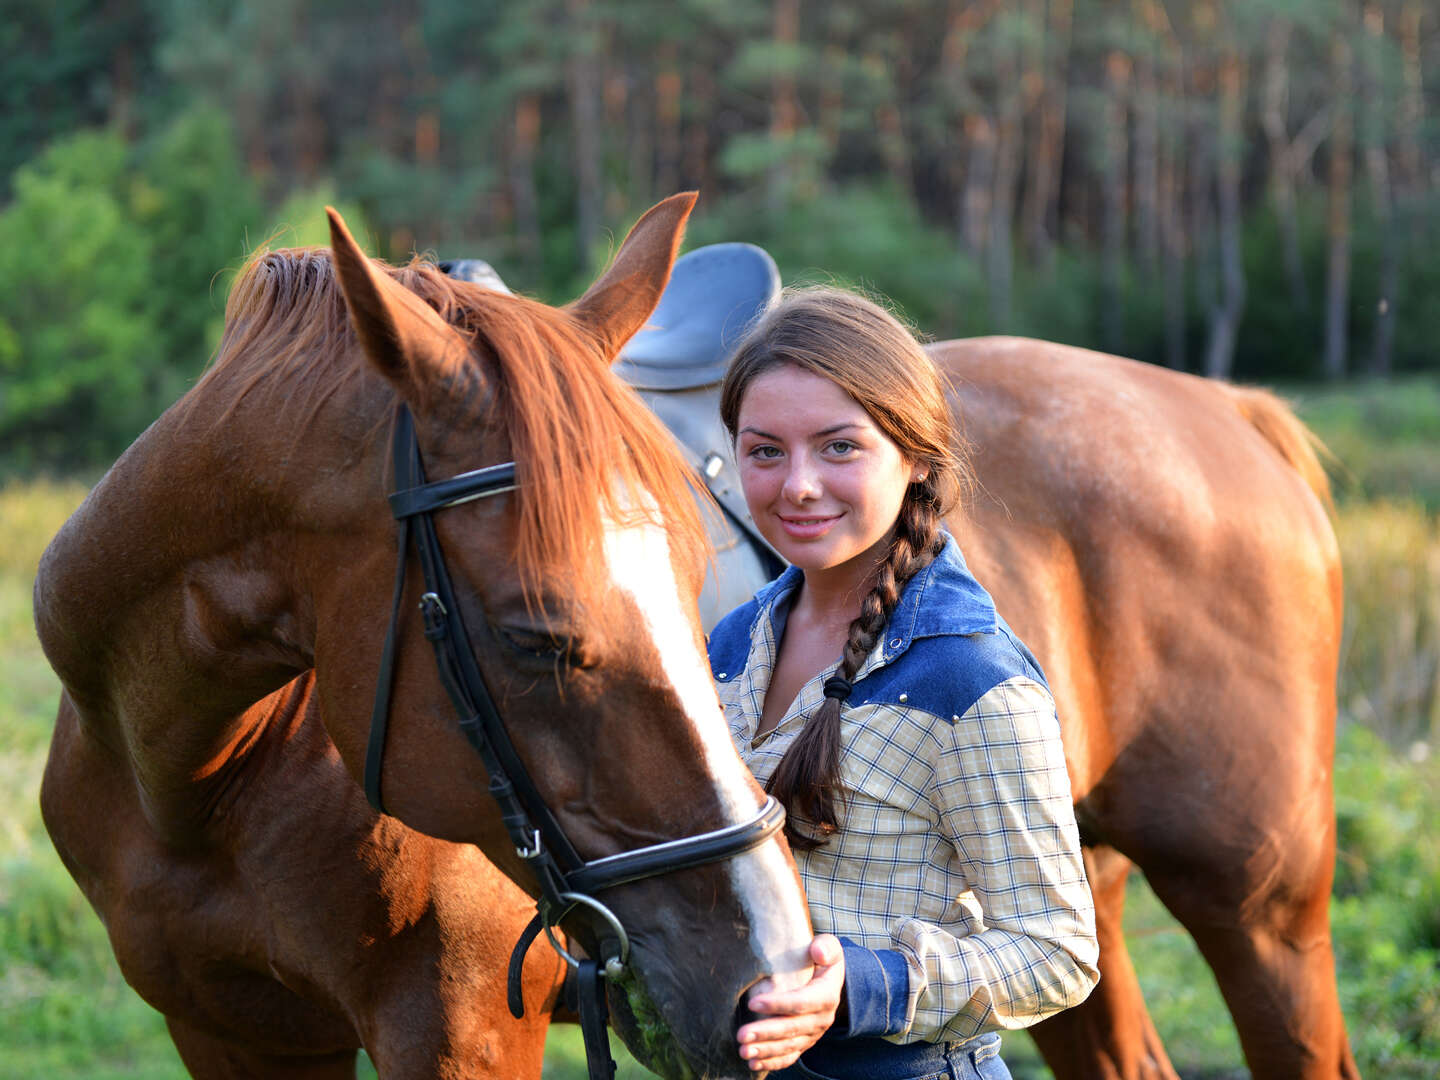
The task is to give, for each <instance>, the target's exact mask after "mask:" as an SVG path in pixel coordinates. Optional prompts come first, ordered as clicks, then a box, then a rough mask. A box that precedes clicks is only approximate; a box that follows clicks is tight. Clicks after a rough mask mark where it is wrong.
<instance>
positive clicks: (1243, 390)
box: [1225, 385, 1335, 514]
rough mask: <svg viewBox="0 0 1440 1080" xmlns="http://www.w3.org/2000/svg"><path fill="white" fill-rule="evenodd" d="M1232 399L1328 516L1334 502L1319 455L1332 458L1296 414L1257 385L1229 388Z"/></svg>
mask: <svg viewBox="0 0 1440 1080" xmlns="http://www.w3.org/2000/svg"><path fill="white" fill-rule="evenodd" d="M1225 388H1226V390H1228V391H1229V392H1230V395H1231V400H1232V401H1233V402H1234V404H1235V408H1236V409H1238V410H1239V412H1240V415H1241V416H1243V417H1245V419H1246V420H1249V421H1250V423H1252V424H1253V425H1255V428H1256V430H1257V431H1259V432H1260V434H1261V435H1263V436H1265V439H1266V440H1267V441H1268V442H1269V443H1270V445H1271V446H1273V447H1275V449H1276V450H1278V451H1279V452H1280V456H1281V457H1283V458H1284V459H1285V460H1286V461H1288V462H1289V463H1290V465H1291V466H1292V467H1293V468H1294V469H1295V470H1296V471H1297V472H1298V473H1299V474H1300V476H1301V478H1302V479H1303V480H1304V481H1305V483H1306V484H1308V485H1309V486H1310V490H1311V491H1313V492H1315V494H1316V495H1317V496H1319V498H1320V501H1321V502H1323V503H1324V504H1325V507H1326V509H1328V510H1329V511H1330V513H1331V514H1334V512H1335V500H1334V498H1333V496H1332V493H1331V491H1330V478H1329V477H1328V476H1327V475H1326V474H1325V466H1324V465H1323V464H1322V463H1321V460H1320V459H1321V456H1322V455H1323V456H1324V457H1326V458H1329V459H1332V460H1333V459H1334V456H1335V455H1334V454H1332V453H1331V452H1330V449H1329V447H1327V446H1326V445H1325V444H1324V443H1323V442H1322V441H1321V440H1320V436H1318V435H1316V434H1315V433H1314V432H1313V431H1311V430H1310V429H1309V428H1308V427H1306V426H1305V424H1304V423H1303V422H1302V421H1301V419H1300V418H1299V417H1298V416H1296V415H1295V412H1294V410H1293V409H1291V408H1290V406H1289V404H1287V403H1286V401H1285V400H1284V399H1283V398H1281V397H1280V396H1279V395H1277V394H1274V393H1272V392H1270V391H1269V390H1262V389H1261V388H1259V387H1256V386H1230V385H1226V387H1225Z"/></svg>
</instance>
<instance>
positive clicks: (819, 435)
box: [811, 421, 862, 439]
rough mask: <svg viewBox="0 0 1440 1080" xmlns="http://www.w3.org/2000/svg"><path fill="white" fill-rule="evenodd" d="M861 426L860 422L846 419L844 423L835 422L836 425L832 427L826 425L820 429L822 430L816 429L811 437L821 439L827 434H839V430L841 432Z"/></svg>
mask: <svg viewBox="0 0 1440 1080" xmlns="http://www.w3.org/2000/svg"><path fill="white" fill-rule="evenodd" d="M861 426H862V425H860V424H856V423H853V422H849V421H847V422H846V423H843V424H836V425H834V426H833V427H827V428H825V429H824V430H822V431H817V432H815V434H814V435H812V436H811V438H814V439H823V438H824V437H825V436H827V435H838V434H840V432H842V431H848V430H850V429H851V428H857V429H858V428H861Z"/></svg>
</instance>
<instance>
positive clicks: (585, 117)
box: [565, 0, 605, 268]
mask: <svg viewBox="0 0 1440 1080" xmlns="http://www.w3.org/2000/svg"><path fill="white" fill-rule="evenodd" d="M565 11H566V14H567V16H568V22H569V30H570V34H571V45H570V54H569V56H568V57H567V58H566V63H565V88H566V91H567V93H568V94H569V96H570V132H571V140H572V145H573V146H574V151H575V252H576V255H577V257H578V260H579V265H580V266H582V267H586V268H589V267H590V264H591V260H592V259H593V258H595V256H596V254H597V253H596V250H595V247H596V244H597V243H598V242H599V239H600V212H601V206H602V205H603V200H604V198H605V191H604V189H603V187H602V186H601V179H600V151H601V148H600V115H601V113H600V106H601V92H602V88H601V85H600V56H599V45H598V42H597V41H596V38H595V31H594V27H593V26H592V24H591V20H590V0H565Z"/></svg>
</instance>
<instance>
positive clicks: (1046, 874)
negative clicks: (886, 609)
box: [709, 535, 1098, 1042]
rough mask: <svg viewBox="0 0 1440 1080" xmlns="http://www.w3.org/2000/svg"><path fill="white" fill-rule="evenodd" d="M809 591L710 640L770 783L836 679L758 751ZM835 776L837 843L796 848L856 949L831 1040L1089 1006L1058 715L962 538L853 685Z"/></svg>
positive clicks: (914, 1035)
mask: <svg viewBox="0 0 1440 1080" xmlns="http://www.w3.org/2000/svg"><path fill="white" fill-rule="evenodd" d="M800 580H801V572H800V571H799V570H797V569H795V568H794V567H791V568H790V569H789V570H787V571H786V572H785V573H784V574H782V575H781V576H780V577H779V578H777V579H776V580H775V581H773V582H771V583H770V584H769V585H767V586H765V587H764V588H762V589H761V590H760V592H759V593H757V594H756V596H755V598H754V599H753V600H751V601H749V602H748V603H746V604H743V605H741V606H740V607H739V608H737V609H736V610H735V611H733V612H731V613H730V614H729V615H727V616H726V617H725V618H724V619H723V620H721V622H720V623H719V625H717V626H716V627H715V630H714V631H713V632H712V633H711V635H710V640H709V652H710V663H711V669H712V674H713V675H714V677H715V681H716V687H717V689H718V691H719V694H720V701H721V703H722V704H723V705H724V708H725V717H726V720H727V721H728V723H729V725H730V734H731V737H732V738H733V739H734V741H735V746H736V748H737V749H738V750H739V751H740V756H741V757H742V758H743V759H744V760H745V762H746V764H748V765H749V767H750V769H751V771H752V772H753V773H754V774H755V776H756V778H757V779H758V780H759V781H760V783H761V784H762V785H763V784H766V783H767V782H768V781H769V779H770V776H771V775H772V774H773V772H774V770H775V767H776V765H777V764H778V763H779V761H780V758H781V757H782V756H783V755H784V753H785V751H786V749H787V748H788V747H789V746H790V744H791V743H792V742H793V741H794V739H795V737H796V736H797V735H798V734H799V732H800V730H801V728H802V727H803V726H804V724H805V721H806V720H807V719H808V718H809V717H810V716H811V715H812V714H813V713H814V712H815V710H816V709H817V708H818V707H819V706H820V704H821V703H822V702H823V701H824V695H823V692H822V686H823V683H824V680H825V679H826V678H827V677H828V676H829V675H830V674H831V673H832V671H833V668H829V669H826V670H825V671H822V672H820V673H818V674H817V675H816V676H815V677H814V678H812V679H811V680H810V681H809V682H808V683H806V685H805V686H804V687H803V688H802V689H801V691H800V693H799V695H798V697H797V698H796V700H795V702H794V704H793V705H791V707H790V709H789V711H788V712H787V713H786V714H785V716H784V717H783V718H782V719H781V721H780V723H779V724H778V725H777V726H776V728H775V730H774V731H772V732H771V733H770V734H769V735H767V736H765V737H764V738H761V739H759V740H756V739H755V731H756V728H757V726H758V724H759V722H760V717H761V712H762V709H763V706H764V702H765V692H766V689H767V688H768V686H769V683H770V673H771V670H772V669H773V666H774V663H775V653H776V646H777V642H778V641H779V640H780V636H781V634H782V633H783V630H784V620H785V617H786V615H787V614H788V611H789V605H790V601H791V598H792V597H793V595H794V592H795V589H796V586H797V585H798V584H799V583H800ZM837 663H838V658H837ZM841 779H842V783H843V785H844V787H845V789H846V791H847V798H846V802H845V804H844V807H843V809H842V811H841V825H840V830H839V831H838V832H837V833H836V834H835V835H833V836H831V837H830V838H829V840H828V841H827V842H826V843H825V844H823V845H822V846H820V847H818V848H816V849H814V850H811V851H797V852H796V853H795V861H796V863H797V864H798V866H799V868H800V875H801V878H802V880H803V882H804V885H805V893H806V896H807V897H808V899H809V903H810V915H811V918H812V920H813V921H814V924H815V928H816V930H817V931H820V932H829V933H832V934H835V935H837V936H838V937H840V938H841V940H842V941H843V942H844V943H845V963H846V982H845V994H846V1002H847V1012H848V1018H847V1023H846V1025H845V1026H844V1029H843V1030H837V1031H835V1032H834V1036H835V1037H840V1038H846V1037H858V1036H883V1037H885V1038H888V1039H890V1040H892V1041H894V1042H913V1041H916V1040H925V1041H930V1042H945V1041H952V1040H964V1039H969V1038H971V1037H973V1036H974V1035H976V1034H977V1033H978V1032H981V1031H986V1030H993V1029H997V1028H1022V1027H1027V1026H1029V1025H1030V1024H1033V1023H1035V1022H1036V1021H1038V1020H1040V1019H1042V1018H1043V1017H1045V1016H1048V1015H1050V1014H1052V1013H1055V1012H1058V1011H1060V1010H1061V1009H1065V1008H1069V1007H1070V1006H1072V1005H1077V1004H1079V1003H1080V1002H1081V1001H1083V1000H1084V999H1085V997H1086V995H1087V994H1089V992H1090V990H1091V988H1092V987H1093V986H1094V984H1095V981H1096V979H1097V978H1098V972H1097V970H1096V954H1097V947H1096V942H1095V913H1094V908H1093V905H1092V901H1091V897H1090V889H1089V885H1088V884H1087V882H1086V878H1085V867H1084V864H1083V862H1082V860H1081V856H1080V843H1079V836H1078V831H1077V829H1076V825H1075V814H1074V808H1073V806H1072V802H1071V794H1070V781H1069V777H1068V775H1067V773H1066V771H1065V755H1064V752H1063V749H1062V747H1061V744H1060V727H1059V723H1058V721H1057V719H1056V715H1055V705H1054V701H1053V700H1052V698H1051V696H1050V691H1049V688H1048V687H1047V685H1046V683H1045V677H1044V675H1043V674H1042V673H1041V671H1040V667H1039V664H1038V663H1037V662H1036V660H1035V658H1034V657H1033V656H1032V655H1031V654H1030V651H1029V650H1028V649H1027V648H1026V647H1025V646H1024V645H1023V644H1022V643H1021V642H1020V641H1019V640H1018V639H1017V638H1016V637H1015V635H1014V634H1013V633H1011V631H1010V629H1009V627H1008V626H1006V625H1005V623H1004V622H1003V621H1002V620H1001V619H1000V618H999V617H998V615H997V614H996V612H995V605H994V602H993V601H992V600H991V598H990V595H989V594H988V593H987V592H986V591H985V589H984V588H983V587H982V586H981V585H980V584H979V582H977V581H976V580H975V578H974V577H972V576H971V574H970V572H969V570H968V569H967V568H966V566H965V561H964V559H963V557H962V556H961V554H960V549H959V546H958V545H957V544H956V543H955V540H954V538H953V537H949V536H948V535H947V542H946V546H945V549H944V551H943V552H942V553H941V554H940V555H939V556H938V557H937V558H936V559H935V561H934V562H932V563H931V564H930V565H929V566H928V567H927V568H926V569H924V570H922V571H921V572H920V573H919V574H917V575H916V576H915V577H914V578H912V579H911V580H910V581H909V582H908V583H907V584H906V586H905V588H904V590H903V592H902V594H901V598H900V602H899V604H898V605H897V606H896V608H895V611H894V612H893V614H892V615H891V618H890V621H889V624H888V625H887V627H886V630H885V634H884V636H883V637H882V638H881V639H880V641H879V642H878V643H877V644H876V646H875V649H874V651H873V652H872V653H871V654H870V656H869V657H868V658H867V659H866V660H865V661H864V663H863V664H862V665H861V666H860V669H859V671H858V672H857V673H856V678H855V680H854V691H853V692H852V694H851V696H850V698H849V700H848V701H847V702H846V703H845V708H844V711H843V713H842V721H841ZM796 825H797V827H799V828H801V829H805V828H806V825H807V823H806V822H804V821H797V822H796Z"/></svg>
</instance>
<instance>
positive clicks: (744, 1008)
mask: <svg viewBox="0 0 1440 1080" xmlns="http://www.w3.org/2000/svg"><path fill="white" fill-rule="evenodd" d="M764 981H765V979H764V978H760V979H756V980H755V981H754V982H752V983H751V984H750V985H749V986H747V987H746V988H745V989H744V990H742V991H740V1000H739V1001H737V1002H736V1003H735V1030H736V1031H739V1030H740V1028H741V1027H742V1026H743V1025H745V1024H748V1023H750V1021H752V1020H759V1019H760V1014H759V1013H757V1012H753V1011H752V1010H751V1008H750V994H751V992H752V991H753V990H754V989H755V987H757V986H759V985H760V984H761V983H762V982H764Z"/></svg>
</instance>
